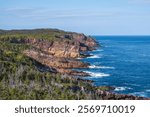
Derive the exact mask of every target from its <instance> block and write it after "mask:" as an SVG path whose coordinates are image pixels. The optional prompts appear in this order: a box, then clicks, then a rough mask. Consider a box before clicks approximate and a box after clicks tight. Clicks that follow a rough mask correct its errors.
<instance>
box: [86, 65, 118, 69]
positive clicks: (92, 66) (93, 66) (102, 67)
mask: <svg viewBox="0 0 150 117" xmlns="http://www.w3.org/2000/svg"><path fill="white" fill-rule="evenodd" d="M89 68H100V69H115V68H114V67H109V66H96V65H91V66H89Z"/></svg>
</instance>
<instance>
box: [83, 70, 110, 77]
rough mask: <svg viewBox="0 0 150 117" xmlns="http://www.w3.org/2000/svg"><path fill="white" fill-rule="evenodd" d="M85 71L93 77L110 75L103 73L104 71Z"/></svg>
mask: <svg viewBox="0 0 150 117" xmlns="http://www.w3.org/2000/svg"><path fill="white" fill-rule="evenodd" d="M85 72H86V73H89V74H90V75H91V77H94V78H102V77H108V76H110V74H105V73H95V72H89V71H85Z"/></svg>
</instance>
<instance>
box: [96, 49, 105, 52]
mask: <svg viewBox="0 0 150 117" xmlns="http://www.w3.org/2000/svg"><path fill="white" fill-rule="evenodd" d="M102 51H104V50H102V49H97V50H94V52H102Z"/></svg>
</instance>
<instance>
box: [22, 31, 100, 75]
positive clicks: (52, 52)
mask: <svg viewBox="0 0 150 117" xmlns="http://www.w3.org/2000/svg"><path fill="white" fill-rule="evenodd" d="M56 38H57V39H56V40H55V41H47V40H43V39H24V40H20V42H19V43H27V44H30V45H32V46H33V47H34V48H36V49H30V50H26V51H24V54H25V55H26V56H28V57H30V58H32V59H34V60H36V61H38V62H40V63H41V64H43V65H46V66H48V67H50V68H53V69H55V70H56V71H57V72H58V73H61V74H68V75H76V76H88V75H89V74H88V73H85V72H80V71H76V70H72V69H73V68H88V66H89V64H88V63H84V62H81V61H79V60H77V59H76V58H78V57H84V55H83V54H81V52H82V51H91V50H93V49H95V47H96V46H97V45H98V44H97V43H96V41H95V40H94V39H92V38H91V37H87V36H85V35H84V34H78V33H69V34H65V35H61V36H57V35H56ZM37 49H38V50H37Z"/></svg>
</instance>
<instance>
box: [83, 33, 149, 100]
mask: <svg viewBox="0 0 150 117" xmlns="http://www.w3.org/2000/svg"><path fill="white" fill-rule="evenodd" d="M94 38H95V39H96V40H97V41H98V42H99V43H100V45H101V46H100V47H98V48H97V50H95V51H92V52H90V54H92V55H93V56H91V57H88V58H84V59H82V60H83V61H85V62H88V63H90V64H91V66H90V68H88V69H84V71H85V72H88V73H90V74H91V76H90V77H86V78H87V79H91V80H94V81H95V82H94V84H95V85H96V86H102V85H107V86H115V87H116V89H115V90H114V92H117V93H123V94H132V95H136V96H144V97H150V36H94Z"/></svg>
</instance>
